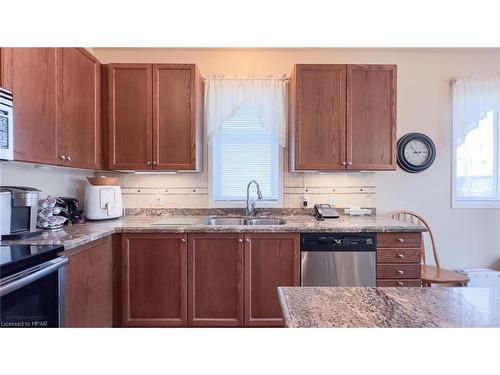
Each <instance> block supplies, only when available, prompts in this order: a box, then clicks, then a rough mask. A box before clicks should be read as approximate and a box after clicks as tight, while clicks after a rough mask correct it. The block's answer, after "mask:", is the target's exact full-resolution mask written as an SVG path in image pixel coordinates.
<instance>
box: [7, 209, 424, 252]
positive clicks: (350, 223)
mask: <svg viewBox="0 0 500 375" xmlns="http://www.w3.org/2000/svg"><path fill="white" fill-rule="evenodd" d="M166 217H167V216H125V217H122V218H121V219H118V220H112V221H99V222H97V221H93V222H88V223H85V224H74V225H71V226H64V227H63V228H62V229H59V230H56V231H44V232H43V233H42V234H41V235H39V236H36V237H33V238H28V239H24V240H16V241H2V242H1V244H2V245H9V244H32V245H64V247H65V248H66V249H71V248H74V247H77V246H80V245H83V244H85V243H87V242H91V241H95V240H97V239H99V238H102V237H105V236H109V235H112V234H113V233H200V232H206V233H301V232H302V233H305V232H332V233H334V232H337V233H341V232H350V233H356V232H358V233H359V232H423V231H425V230H426V229H425V228H424V227H423V226H421V225H418V224H412V223H404V222H401V221H397V220H393V219H389V218H386V217H380V216H363V217H350V216H341V217H340V218H339V219H329V220H325V221H317V220H316V219H314V218H313V217H312V216H298V215H295V216H280V217H281V218H284V219H285V220H286V222H287V223H286V224H284V225H207V224H203V221H204V220H205V219H206V218H207V216H189V218H190V219H197V220H192V221H193V222H194V223H193V224H190V225H186V224H174V225H157V224H155V223H156V222H158V221H160V220H162V219H165V218H166ZM183 217H184V218H186V217H187V216H168V218H177V219H182V218H183Z"/></svg>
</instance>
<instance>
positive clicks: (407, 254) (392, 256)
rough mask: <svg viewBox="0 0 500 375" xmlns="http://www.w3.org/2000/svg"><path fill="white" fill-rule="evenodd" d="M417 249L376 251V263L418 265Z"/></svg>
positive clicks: (418, 253) (418, 255) (418, 250)
mask: <svg viewBox="0 0 500 375" xmlns="http://www.w3.org/2000/svg"><path fill="white" fill-rule="evenodd" d="M420 251H421V250H420V248H418V249H405V248H403V249H399V248H398V249H380V248H379V249H377V263H420V261H421V260H420Z"/></svg>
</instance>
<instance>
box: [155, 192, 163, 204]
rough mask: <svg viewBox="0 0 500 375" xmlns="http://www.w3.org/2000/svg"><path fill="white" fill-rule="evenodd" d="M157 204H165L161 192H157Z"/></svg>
mask: <svg viewBox="0 0 500 375" xmlns="http://www.w3.org/2000/svg"><path fill="white" fill-rule="evenodd" d="M155 205H156V206H162V205H163V196H161V195H160V194H156V197H155Z"/></svg>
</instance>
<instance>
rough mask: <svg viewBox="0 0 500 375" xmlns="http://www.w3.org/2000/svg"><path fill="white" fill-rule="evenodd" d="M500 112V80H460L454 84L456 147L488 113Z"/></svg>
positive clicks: (483, 78) (453, 109)
mask: <svg viewBox="0 0 500 375" xmlns="http://www.w3.org/2000/svg"><path fill="white" fill-rule="evenodd" d="M491 110H494V112H496V113H498V111H499V110H500V79H499V78H496V77H472V78H459V79H457V80H455V81H453V82H452V111H453V114H452V116H453V117H452V118H453V134H454V138H455V142H456V146H459V145H461V144H462V143H463V142H464V140H465V137H466V136H467V134H468V133H469V132H470V131H471V130H473V129H475V128H477V127H478V126H479V122H480V121H481V120H483V119H485V118H486V116H487V115H488V112H490V111H491Z"/></svg>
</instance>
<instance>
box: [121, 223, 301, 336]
mask: <svg viewBox="0 0 500 375" xmlns="http://www.w3.org/2000/svg"><path fill="white" fill-rule="evenodd" d="M117 245H118V246H119V247H118V248H117V249H116V250H117V251H119V253H120V256H119V257H117V258H119V262H120V263H121V265H119V266H118V267H117V265H116V264H115V271H117V272H115V274H118V280H119V282H118V283H116V284H117V285H118V290H115V303H117V304H118V307H117V310H121V312H118V313H117V314H116V315H115V324H116V325H118V326H142V327H168V326H183V327H186V326H194V327H243V326H254V327H255V326H265V327H272V326H282V325H283V319H282V314H281V307H280V303H279V298H278V292H277V288H278V287H279V286H294V285H299V255H300V253H299V235H298V234H295V233H293V234H275V233H268V234H264V233H262V234H245V235H243V234H239V233H222V234H221V233H192V234H189V235H186V234H123V235H121V244H120V241H117ZM117 261H118V259H117ZM116 268H118V269H116ZM115 306H116V305H115ZM117 317H118V318H117Z"/></svg>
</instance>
